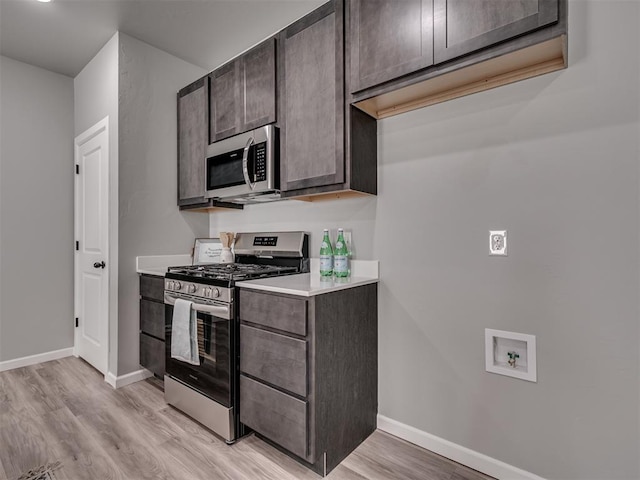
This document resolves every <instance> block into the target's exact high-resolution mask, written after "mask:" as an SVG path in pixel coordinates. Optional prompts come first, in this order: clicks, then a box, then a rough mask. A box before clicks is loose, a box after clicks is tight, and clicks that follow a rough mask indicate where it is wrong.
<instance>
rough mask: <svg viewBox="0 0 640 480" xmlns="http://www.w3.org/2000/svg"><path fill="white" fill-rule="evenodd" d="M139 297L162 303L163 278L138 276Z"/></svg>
mask: <svg viewBox="0 0 640 480" xmlns="http://www.w3.org/2000/svg"><path fill="white" fill-rule="evenodd" d="M140 295H141V296H143V297H144V298H148V299H150V300H157V301H158V302H164V277H154V276H151V275H142V276H140Z"/></svg>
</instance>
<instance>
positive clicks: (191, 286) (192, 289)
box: [187, 283, 197, 293]
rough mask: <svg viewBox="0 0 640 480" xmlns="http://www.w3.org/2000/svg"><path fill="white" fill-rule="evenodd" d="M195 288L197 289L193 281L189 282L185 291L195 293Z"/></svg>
mask: <svg viewBox="0 0 640 480" xmlns="http://www.w3.org/2000/svg"><path fill="white" fill-rule="evenodd" d="M196 290H197V288H196V286H195V285H194V284H193V283H190V284H189V285H188V286H187V292H188V293H196Z"/></svg>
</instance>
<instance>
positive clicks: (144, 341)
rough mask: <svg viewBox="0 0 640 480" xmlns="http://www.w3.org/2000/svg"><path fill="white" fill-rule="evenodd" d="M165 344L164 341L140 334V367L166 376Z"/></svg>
mask: <svg viewBox="0 0 640 480" xmlns="http://www.w3.org/2000/svg"><path fill="white" fill-rule="evenodd" d="M164 357H165V344H164V342H163V341H162V340H158V339H157V338H153V337H150V336H149V335H146V334H144V333H141V334H140V365H142V366H143V367H145V368H146V369H147V370H150V371H152V372H153V373H155V374H156V375H158V376H160V377H162V376H163V375H164V361H165V360H164Z"/></svg>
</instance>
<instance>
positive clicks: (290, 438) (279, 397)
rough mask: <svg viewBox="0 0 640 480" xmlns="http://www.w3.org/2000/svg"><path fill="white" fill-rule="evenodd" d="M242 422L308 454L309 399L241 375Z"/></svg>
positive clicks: (301, 452) (292, 450) (280, 443)
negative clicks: (306, 400) (297, 396)
mask: <svg viewBox="0 0 640 480" xmlns="http://www.w3.org/2000/svg"><path fill="white" fill-rule="evenodd" d="M240 421H241V422H242V423H244V424H245V425H247V426H249V427H251V428H252V429H254V430H255V431H256V432H258V433H261V434H262V435H264V436H265V437H267V438H269V439H270V440H273V441H274V442H276V443H277V444H279V445H281V446H283V447H284V448H286V449H287V450H289V451H290V452H292V453H294V454H295V455H298V456H299V457H302V458H306V457H307V402H303V401H301V400H298V399H296V398H293V397H290V396H289V395H286V394H284V393H282V392H279V391H277V390H275V389H273V388H271V387H268V386H266V385H263V384H261V383H259V382H256V381H254V380H251V379H250V378H247V377H245V376H244V375H241V376H240Z"/></svg>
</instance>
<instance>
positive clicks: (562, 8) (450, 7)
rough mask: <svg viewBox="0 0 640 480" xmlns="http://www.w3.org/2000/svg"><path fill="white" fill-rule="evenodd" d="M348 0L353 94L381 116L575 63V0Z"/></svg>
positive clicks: (350, 98) (352, 97) (351, 97)
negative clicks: (571, 55) (570, 21)
mask: <svg viewBox="0 0 640 480" xmlns="http://www.w3.org/2000/svg"><path fill="white" fill-rule="evenodd" d="M346 1H347V2H348V12H349V18H348V22H347V25H346V27H347V38H348V39H349V40H348V41H349V43H350V48H349V50H348V51H349V52H350V56H351V58H350V61H349V63H348V64H347V65H349V68H350V71H349V78H350V79H351V88H350V89H349V90H348V91H349V93H350V95H349V96H348V101H349V102H350V103H351V104H353V105H356V106H357V107H358V108H359V109H361V110H363V111H364V112H367V113H368V114H369V115H371V116H373V117H375V118H377V119H381V118H386V117H389V116H392V115H397V114H400V113H404V112H408V111H410V110H415V109H417V108H421V107H425V106H428V105H433V104H435V103H440V102H444V101H447V100H451V99H454V98H459V97H462V96H465V95H469V94H472V93H476V92H480V91H483V90H488V89H490V88H495V87H499V86H502V85H506V84H508V83H513V82H516V81H519V80H524V79H526V78H531V77H534V76H536V75H542V74H545V73H549V72H553V71H556V70H560V69H563V68H566V67H567V0H427V1H425V0H346ZM401 7H402V8H401ZM408 12H411V15H409V13H408ZM405 13H406V14H407V15H406V16H405V15H404V14H405ZM420 22H421V24H420ZM429 22H430V24H429ZM430 28H431V30H429V29H430ZM429 41H431V43H429Z"/></svg>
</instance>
